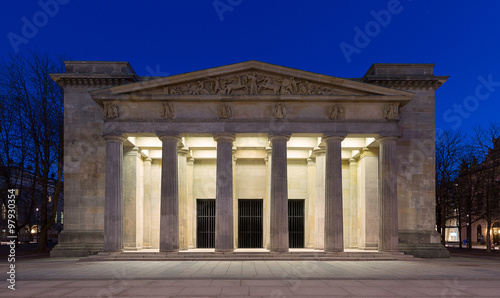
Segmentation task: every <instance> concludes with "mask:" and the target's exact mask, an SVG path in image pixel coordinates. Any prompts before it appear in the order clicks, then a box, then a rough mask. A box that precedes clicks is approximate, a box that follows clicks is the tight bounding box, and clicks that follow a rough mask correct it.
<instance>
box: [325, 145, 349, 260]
mask: <svg viewBox="0 0 500 298" xmlns="http://www.w3.org/2000/svg"><path fill="white" fill-rule="evenodd" d="M323 140H324V141H325V144H326V162H325V168H326V171H325V176H326V177H325V251H344V225H343V213H342V150H341V146H340V145H341V143H342V140H344V137H343V136H325V137H323Z"/></svg>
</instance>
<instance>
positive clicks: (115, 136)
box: [102, 133, 127, 143]
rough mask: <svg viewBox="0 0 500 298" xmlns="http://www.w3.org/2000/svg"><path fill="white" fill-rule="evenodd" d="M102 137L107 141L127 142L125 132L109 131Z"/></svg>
mask: <svg viewBox="0 0 500 298" xmlns="http://www.w3.org/2000/svg"><path fill="white" fill-rule="evenodd" d="M102 137H103V138H104V139H105V140H106V142H121V143H123V142H125V141H126V140H127V137H126V136H125V135H124V134H123V133H109V134H104V135H102Z"/></svg>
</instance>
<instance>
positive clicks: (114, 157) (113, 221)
mask: <svg viewBox="0 0 500 298" xmlns="http://www.w3.org/2000/svg"><path fill="white" fill-rule="evenodd" d="M104 139H105V140H106V181H105V183H106V186H105V199H104V251H107V252H113V251H122V250H123V142H124V141H125V140H126V139H127V138H125V136H123V135H121V134H120V135H107V136H104Z"/></svg>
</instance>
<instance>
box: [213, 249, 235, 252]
mask: <svg viewBox="0 0 500 298" xmlns="http://www.w3.org/2000/svg"><path fill="white" fill-rule="evenodd" d="M215 252H234V249H231V248H229V249H215Z"/></svg>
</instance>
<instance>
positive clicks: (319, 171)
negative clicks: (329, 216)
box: [313, 145, 326, 249]
mask: <svg viewBox="0 0 500 298" xmlns="http://www.w3.org/2000/svg"><path fill="white" fill-rule="evenodd" d="M313 153H314V155H315V156H316V198H315V200H316V202H315V204H314V205H315V206H314V208H315V210H314V213H315V214H314V234H315V235H314V236H315V237H314V241H315V242H314V243H315V244H314V249H324V248H325V153H326V150H325V148H324V147H323V145H321V147H319V148H317V149H315V150H314V151H313Z"/></svg>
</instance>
